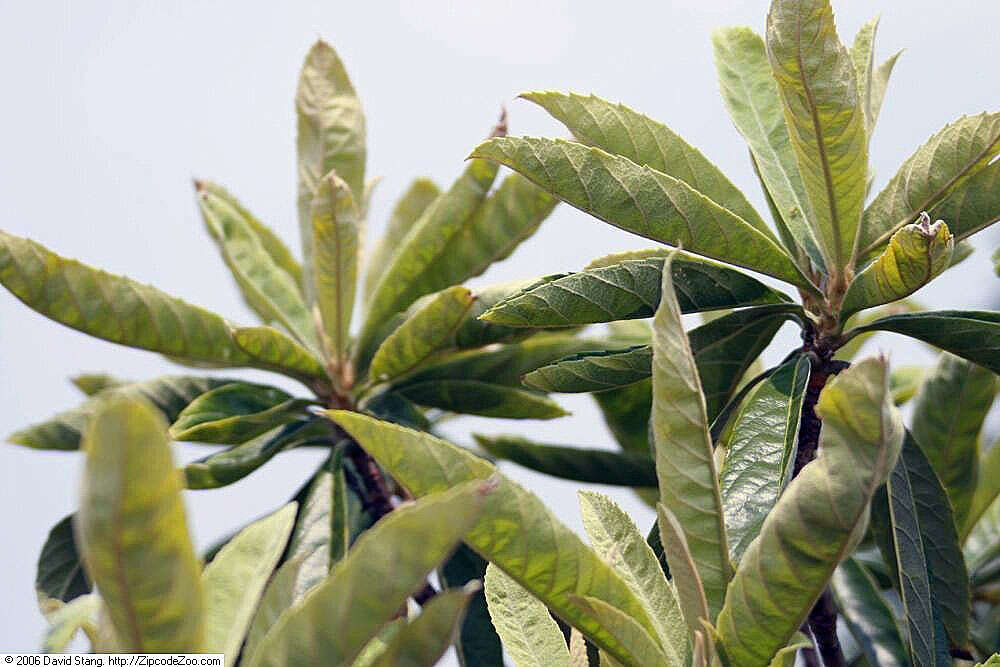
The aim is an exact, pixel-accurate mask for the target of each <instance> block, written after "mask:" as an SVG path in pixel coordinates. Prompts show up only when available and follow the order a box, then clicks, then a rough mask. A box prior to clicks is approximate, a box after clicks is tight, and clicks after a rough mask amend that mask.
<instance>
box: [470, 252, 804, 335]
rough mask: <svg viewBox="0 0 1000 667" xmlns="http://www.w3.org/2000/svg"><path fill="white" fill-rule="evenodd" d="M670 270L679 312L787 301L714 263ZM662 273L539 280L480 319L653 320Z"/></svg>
mask: <svg viewBox="0 0 1000 667" xmlns="http://www.w3.org/2000/svg"><path fill="white" fill-rule="evenodd" d="M671 267H672V270H673V280H674V289H675V290H676V291H677V299H678V302H679V304H680V309H681V312H682V313H697V312H701V311H706V310H720V309H723V308H740V307H742V306H753V305H760V304H770V303H783V302H787V301H788V300H789V299H788V297H786V296H785V295H784V294H781V293H780V292H776V291H775V290H772V289H771V288H770V287H767V286H766V285H764V284H763V283H761V282H760V281H758V280H756V279H754V278H751V277H750V276H748V275H746V274H744V273H741V272H739V271H735V270H733V269H730V268H727V267H725V266H722V265H720V264H717V263H715V262H709V261H706V260H703V259H698V258H695V257H679V258H677V259H675V260H674V262H673V264H672V265H671ZM662 273H663V258H662V257H658V258H650V259H639V260H628V261H624V262H621V263H619V264H613V265H609V266H603V267H599V268H594V269H588V270H585V271H581V272H579V273H569V274H564V275H558V276H553V277H550V278H543V279H541V280H539V281H537V282H536V283H534V284H533V285H532V287H531V288H530V289H526V290H523V291H521V292H518V293H515V294H513V295H512V296H510V297H509V298H507V299H504V300H503V301H501V302H500V303H498V304H497V305H495V306H493V307H492V308H491V309H490V310H488V311H486V312H485V313H484V314H483V315H482V319H484V320H486V321H487V322H492V323H495V324H503V325H507V326H512V327H564V326H577V325H581V324H593V323H597V322H614V321H617V320H629V319H636V318H645V317H651V316H652V315H653V313H654V312H655V311H656V306H657V305H659V303H660V284H661V283H662V281H663V279H662Z"/></svg>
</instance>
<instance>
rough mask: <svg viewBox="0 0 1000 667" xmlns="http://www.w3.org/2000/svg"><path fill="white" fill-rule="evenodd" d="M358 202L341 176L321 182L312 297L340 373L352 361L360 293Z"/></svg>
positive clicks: (316, 201) (314, 232) (316, 208)
mask: <svg viewBox="0 0 1000 667" xmlns="http://www.w3.org/2000/svg"><path fill="white" fill-rule="evenodd" d="M354 202H355V199H354V197H353V196H352V195H351V189H350V187H349V186H348V185H347V182H346V181H344V180H343V179H342V178H341V177H340V176H339V175H338V174H337V173H336V172H330V173H328V174H326V175H325V176H324V177H323V178H322V180H321V181H320V182H319V183H318V185H317V187H316V194H315V195H314V196H313V201H312V212H311V216H312V217H311V220H312V228H311V233H312V252H313V266H312V280H313V286H312V294H313V296H314V298H315V300H316V305H317V306H318V308H319V312H320V318H321V319H322V322H323V330H324V333H325V339H324V343H325V345H326V346H327V348H328V350H327V354H328V356H329V357H330V358H331V359H332V361H333V364H334V366H335V367H337V368H339V367H340V366H341V365H342V364H343V363H344V361H345V360H346V359H347V346H348V330H349V328H350V326H351V315H352V313H353V312H354V294H355V292H356V291H357V280H358V252H359V251H360V239H359V236H360V233H361V213H360V211H358V208H357V206H356V205H355V203H354Z"/></svg>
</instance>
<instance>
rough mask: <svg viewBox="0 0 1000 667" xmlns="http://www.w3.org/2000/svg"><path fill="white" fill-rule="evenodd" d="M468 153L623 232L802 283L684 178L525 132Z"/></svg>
mask: <svg viewBox="0 0 1000 667" xmlns="http://www.w3.org/2000/svg"><path fill="white" fill-rule="evenodd" d="M472 156H473V157H478V158H487V159H490V160H495V161H497V162H499V163H501V164H503V165H505V166H507V167H510V168H511V169H514V170H515V171H518V172H519V173H521V174H523V175H524V176H525V177H527V178H529V179H531V180H532V181H533V182H535V183H537V184H538V185H539V186H540V187H542V188H544V189H546V190H547V191H549V192H551V193H552V194H554V195H555V196H556V197H558V198H559V199H562V200H563V201H565V202H566V203H568V204H570V205H571V206H575V207H576V208H578V209H580V210H582V211H584V212H586V213H590V214H591V215H593V216H595V217H597V218H599V219H601V220H604V221H605V222H608V223H611V224H612V225H615V226H616V227H620V228H622V229H625V230H626V231H630V232H633V233H635V234H638V235H640V236H644V237H646V238H649V239H653V240H656V241H661V242H663V243H666V244H668V245H673V246H680V247H683V248H684V249H685V250H687V251H689V252H692V253H694V254H696V255H704V256H706V257H712V258H715V259H718V260H721V261H724V262H728V263H730V264H735V265H737V266H742V267H744V268H748V269H752V270H754V271H759V272H761V273H765V274H767V275H771V276H774V277H775V278H780V279H782V280H785V281H788V282H790V283H793V284H796V285H799V286H801V287H804V288H806V289H810V286H809V281H808V280H807V279H806V278H805V277H804V276H803V275H802V274H801V273H800V271H799V270H798V269H797V268H796V267H795V265H794V264H793V262H792V260H791V258H789V257H788V255H786V254H785V251H784V250H782V249H781V247H780V246H779V245H778V244H777V242H775V241H773V240H772V239H771V238H770V237H768V236H765V235H764V234H763V233H761V232H760V231H759V230H757V229H756V228H755V227H753V226H752V225H751V224H750V223H748V222H746V221H745V220H743V219H742V218H740V217H739V216H737V215H736V214H735V213H733V212H731V211H729V210H727V209H724V208H722V207H721V206H720V205H718V204H717V203H715V202H713V201H712V200H710V199H708V198H707V197H706V196H705V195H703V194H702V193H700V192H698V191H697V190H695V189H693V188H692V187H691V186H690V185H688V184H687V183H685V182H684V181H681V180H678V179H676V178H672V177H670V176H667V175H666V174H662V173H660V172H658V171H655V170H653V169H650V168H649V167H643V166H640V165H637V164H635V163H634V162H632V161H631V160H629V159H627V158H622V157H616V156H613V155H609V154H608V153H605V152H604V151H602V150H600V149H598V148H590V147H587V146H584V145H583V144H578V143H575V142H571V141H563V140H551V139H536V138H527V137H499V138H494V139H490V140H489V141H487V142H485V143H483V144H480V145H479V147H478V148H476V150H475V151H473V153H472ZM594 183H600V188H595V187H594V185H593V184H594Z"/></svg>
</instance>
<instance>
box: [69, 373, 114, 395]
mask: <svg viewBox="0 0 1000 667" xmlns="http://www.w3.org/2000/svg"><path fill="white" fill-rule="evenodd" d="M69 381H70V382H72V383H73V386H74V387H76V388H77V389H79V390H80V391H82V392H83V394H84V395H85V396H93V395H95V394H99V393H101V392H102V391H104V390H105V389H113V388H115V387H121V386H122V385H126V384H129V382H128V381H127V380H120V379H118V378H116V377H114V376H113V375H110V374H108V373H81V374H79V375H74V376H73V377H71V378H70V379H69Z"/></svg>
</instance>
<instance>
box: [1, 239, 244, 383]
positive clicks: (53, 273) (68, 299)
mask: <svg viewBox="0 0 1000 667" xmlns="http://www.w3.org/2000/svg"><path fill="white" fill-rule="evenodd" d="M0 283H3V285H4V287H6V288H7V289H9V290H10V291H11V293H13V294H14V296H16V297H17V298H18V299H20V300H21V301H22V302H24V304H25V305H27V306H28V307H30V308H32V309H34V310H36V311H38V312H39V313H41V314H42V315H45V316H46V317H48V318H49V319H52V320H55V321H56V322H59V323H60V324H65V325H66V326H68V327H71V328H73V329H76V330H77V331H82V332H83V333H86V334H90V335H91V336H96V337H97V338H103V339H104V340H107V341H111V342H112V343H120V344H122V345H128V346H129V347H137V348H139V349H142V350H150V351H152V352H160V353H162V354H166V355H170V356H173V357H178V358H182V359H185V360H188V361H192V362H204V363H210V364H218V365H221V366H248V365H253V364H252V363H251V360H250V358H249V357H248V356H247V355H246V353H244V352H243V350H241V349H240V348H239V347H238V346H237V345H236V343H234V342H233V340H232V338H231V336H230V335H229V328H230V327H229V323H227V322H226V321H225V320H224V319H222V318H221V317H219V316H218V315H216V314H214V313H210V312H208V311H207V310H203V309H201V308H198V307H197V306H192V305H190V304H188V303H185V302H184V301H181V300H180V299H175V298H174V297H172V296H168V295H167V294H164V293H163V292H161V291H159V290H158V289H156V288H155V287H150V286H149V285H142V284H140V283H137V282H135V281H133V280H130V279H128V278H123V277H121V276H113V275H111V274H109V273H105V272H104V271H99V270H96V269H92V268H90V267H88V266H85V265H83V264H81V263H79V262H77V261H75V260H71V259H66V258H64V257H60V256H59V255H57V254H55V253H53V252H50V251H49V250H46V249H45V248H43V247H42V246H40V245H39V244H37V243H35V242H34V241H29V240H27V239H22V238H19V237H17V236H14V235H12V234H8V233H6V232H3V231H0Z"/></svg>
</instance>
